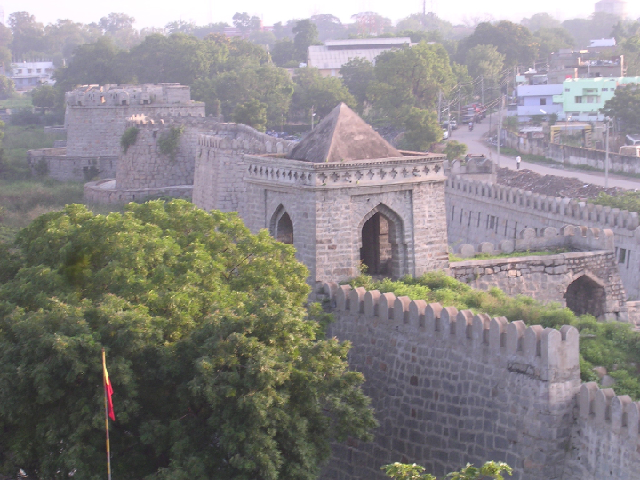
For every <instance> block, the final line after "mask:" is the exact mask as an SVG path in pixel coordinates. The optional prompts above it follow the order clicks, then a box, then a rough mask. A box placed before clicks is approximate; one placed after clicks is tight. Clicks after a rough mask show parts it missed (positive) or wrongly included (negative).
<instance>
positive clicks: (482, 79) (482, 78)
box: [480, 75, 484, 107]
mask: <svg viewBox="0 0 640 480" xmlns="http://www.w3.org/2000/svg"><path fill="white" fill-rule="evenodd" d="M480 78H481V81H482V106H483V107H484V75H482V77H480Z"/></svg>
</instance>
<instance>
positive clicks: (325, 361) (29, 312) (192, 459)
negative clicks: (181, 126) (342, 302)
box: [0, 200, 375, 480]
mask: <svg viewBox="0 0 640 480" xmlns="http://www.w3.org/2000/svg"><path fill="white" fill-rule="evenodd" d="M15 248H16V251H7V250H6V249H5V250H4V251H3V252H2V253H3V254H2V255H1V256H0V279H3V282H2V284H0V299H1V300H0V405H1V407H0V425H2V428H3V434H2V437H0V458H2V462H3V465H2V468H4V469H6V470H8V471H10V472H11V474H14V472H16V471H17V470H18V469H19V468H22V469H24V470H25V471H26V472H27V473H29V474H30V475H32V476H34V477H36V478H41V479H48V478H58V477H60V478H61V477H62V476H64V477H67V475H68V474H69V473H70V472H74V473H75V475H76V476H77V477H81V478H84V479H89V480H93V479H99V478H102V476H103V472H104V458H103V457H104V455H103V452H104V432H103V428H104V408H103V404H102V401H103V399H102V382H101V365H100V350H101V348H105V349H106V351H107V363H108V366H109V373H110V379H111V381H112V383H113V387H114V390H115V395H114V402H115V413H116V418H117V421H116V422H113V423H112V429H111V448H112V452H113V457H112V458H113V461H112V467H113V471H114V477H116V478H122V479H127V480H129V479H131V480H133V479H140V478H148V479H184V478H189V479H193V480H205V479H228V478H238V479H240V478H262V479H272V480H275V479H309V480H311V479H315V478H316V476H317V474H318V469H319V466H320V463H321V461H322V460H324V459H325V458H327V456H328V455H329V453H330V442H331V441H334V440H335V441H342V440H344V439H345V438H346V436H347V435H353V436H356V437H359V438H364V439H367V438H370V437H369V436H368V430H369V429H370V428H371V427H372V426H374V424H375V421H374V419H373V415H372V412H371V410H370V409H369V407H368V399H367V398H366V397H365V395H364V394H363V393H362V391H361V389H360V386H361V384H362V381H363V377H362V375H361V374H359V373H357V372H352V371H349V369H348V366H347V361H346V356H347V351H348V348H349V345H348V344H347V343H340V342H338V341H337V340H336V339H325V338H324V332H323V328H322V324H321V323H320V322H317V321H315V320H313V319H311V318H310V317H309V314H310V313H309V311H308V310H307V309H305V307H304V304H305V302H306V300H307V295H308V293H309V287H308V286H307V284H306V281H305V280H306V277H307V275H308V272H307V270H306V268H305V267H304V266H303V265H302V264H300V263H298V262H297V261H296V260H295V258H294V250H293V248H292V247H291V246H288V245H284V244H280V243H278V242H276V241H275V240H273V239H272V238H271V237H270V236H269V235H268V234H267V232H266V231H262V232H260V233H259V234H258V235H252V234H250V233H249V231H248V230H247V228H246V227H244V225H243V224H242V222H241V221H240V220H239V218H238V217H237V215H235V214H224V213H220V212H217V211H212V212H209V213H208V212H205V211H202V210H199V209H197V208H195V207H194V206H193V205H191V204H189V203H188V202H185V201H177V200H176V201H172V202H169V203H164V202H161V201H155V202H149V203H146V204H142V205H136V204H130V205H128V206H127V207H126V208H125V213H124V214H119V213H112V214H109V215H108V216H101V215H94V214H93V213H91V212H90V211H88V210H87V209H86V208H85V207H83V206H80V205H70V206H67V207H66V208H65V210H64V211H62V212H54V213H49V214H46V215H44V216H42V217H40V218H38V219H37V220H36V221H35V222H34V223H33V224H32V225H31V226H30V227H28V228H27V229H25V230H23V231H22V232H21V233H20V234H19V235H18V238H17V240H16V244H15ZM315 310H316V311H318V310H319V309H315ZM318 313H319V312H318Z"/></svg>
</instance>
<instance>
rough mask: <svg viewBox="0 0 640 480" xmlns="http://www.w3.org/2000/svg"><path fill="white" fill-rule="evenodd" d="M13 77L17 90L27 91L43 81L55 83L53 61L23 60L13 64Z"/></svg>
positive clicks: (50, 83)
mask: <svg viewBox="0 0 640 480" xmlns="http://www.w3.org/2000/svg"><path fill="white" fill-rule="evenodd" d="M11 69H12V74H11V79H12V80H13V83H15V86H16V90H18V91H27V90H32V89H34V88H36V87H37V86H38V85H40V84H42V83H46V84H49V85H53V84H54V83H55V82H54V81H53V79H52V76H53V71H54V69H55V67H54V66H53V62H21V63H12V64H11Z"/></svg>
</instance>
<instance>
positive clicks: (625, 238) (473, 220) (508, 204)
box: [445, 177, 640, 300]
mask: <svg viewBox="0 0 640 480" xmlns="http://www.w3.org/2000/svg"><path fill="white" fill-rule="evenodd" d="M445 200H446V209H447V231H448V238H449V244H450V245H452V247H453V248H454V249H455V248H456V247H458V246H459V245H461V244H465V243H469V244H481V243H483V242H491V243H493V244H499V243H500V242H501V241H502V240H512V241H514V242H515V240H516V237H517V234H518V233H519V232H520V231H522V230H523V229H524V228H532V229H534V230H535V231H537V232H540V231H542V230H543V229H545V228H547V227H553V228H555V229H557V230H560V229H562V228H563V227H564V226H566V225H585V226H588V227H593V228H598V229H611V230H612V231H613V234H614V244H615V250H614V253H615V256H616V259H617V262H618V266H619V269H620V277H621V278H622V283H623V284H624V287H625V290H626V292H627V295H628V298H629V299H631V300H635V299H638V298H640V246H639V245H638V241H639V239H640V230H638V215H637V213H635V212H628V211H626V210H622V211H621V210H620V209H617V208H611V207H604V206H602V205H593V204H588V203H586V202H579V201H577V200H573V199H569V198H560V197H548V196H546V195H539V194H534V193H532V192H529V191H525V190H521V189H516V188H512V187H506V186H502V185H495V184H489V183H485V182H480V181H473V180H469V181H467V180H463V179H460V177H455V178H448V179H447V184H446V195H445Z"/></svg>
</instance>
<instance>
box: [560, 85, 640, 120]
mask: <svg viewBox="0 0 640 480" xmlns="http://www.w3.org/2000/svg"><path fill="white" fill-rule="evenodd" d="M629 83H638V84H640V77H595V78H567V79H566V80H565V81H564V83H563V84H562V86H563V89H562V90H563V91H562V94H560V95H554V96H553V103H561V104H562V106H563V108H562V110H563V113H561V114H559V115H558V118H559V119H560V120H572V121H581V122H595V121H602V120H603V119H604V115H603V114H602V113H600V109H601V108H603V107H604V103H605V102H606V101H607V100H610V99H611V98H612V97H613V94H614V92H615V90H616V88H617V87H618V86H620V85H626V84H629Z"/></svg>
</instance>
